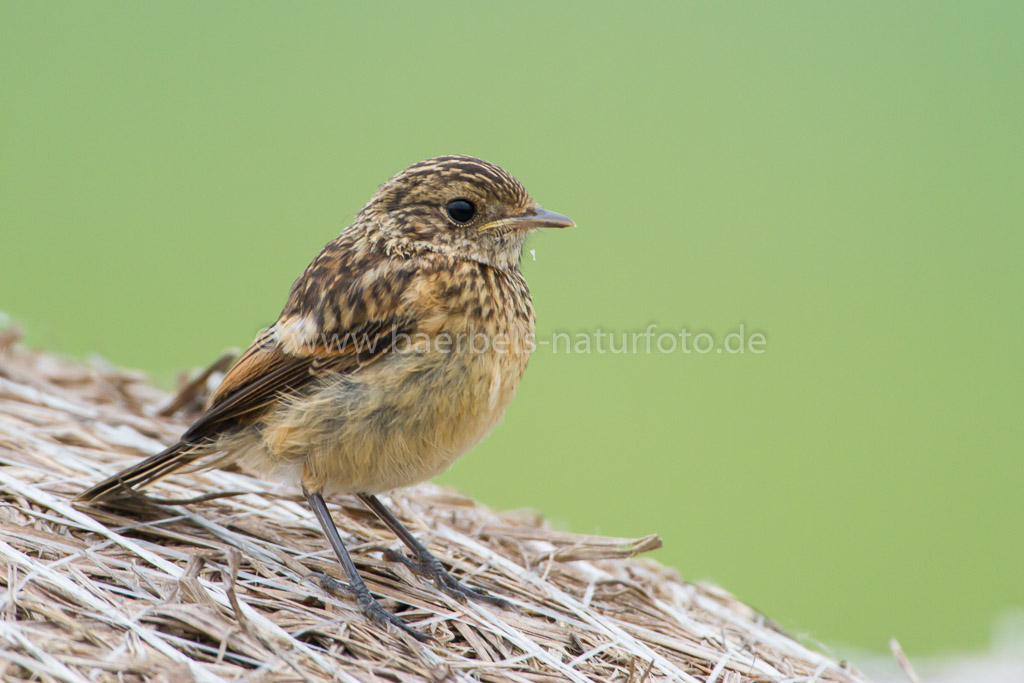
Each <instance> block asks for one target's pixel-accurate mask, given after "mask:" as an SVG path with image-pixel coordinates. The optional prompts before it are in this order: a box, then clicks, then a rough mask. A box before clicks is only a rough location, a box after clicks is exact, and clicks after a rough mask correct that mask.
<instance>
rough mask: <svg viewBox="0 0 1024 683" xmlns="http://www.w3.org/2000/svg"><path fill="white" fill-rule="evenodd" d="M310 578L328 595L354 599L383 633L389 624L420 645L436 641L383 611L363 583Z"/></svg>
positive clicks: (315, 575) (315, 574)
mask: <svg viewBox="0 0 1024 683" xmlns="http://www.w3.org/2000/svg"><path fill="white" fill-rule="evenodd" d="M310 578H312V579H314V580H315V581H316V582H317V583H318V584H319V585H320V587H321V588H323V589H324V590H325V591H327V592H328V593H332V594H334V595H344V596H346V597H350V598H355V600H356V602H357V603H358V604H359V608H360V609H361V610H362V611H363V614H365V615H366V617H367V618H368V619H369V620H370V621H372V622H374V623H375V624H377V625H378V626H381V627H382V628H383V629H384V630H385V631H386V630H387V627H388V624H391V625H392V626H396V627H398V628H399V629H401V630H402V631H405V632H406V633H408V634H409V635H410V636H412V637H413V638H415V639H416V640H418V641H420V642H421V643H425V642H430V641H434V640H436V639H435V638H434V637H433V636H430V635H427V634H426V633H423V632H422V631H417V630H416V629H414V628H413V627H411V626H409V624H407V623H405V620H404V619H402V617H400V616H398V615H397V614H392V613H391V612H389V611H387V610H386V609H384V607H383V606H382V605H381V604H380V603H379V602H377V600H376V599H374V597H373V596H372V595H371V594H370V589H369V588H367V587H366V584H365V583H361V584H358V585H352V584H349V583H344V582H342V581H338V580H337V579H335V578H334V577H331V576H328V575H327V574H324V573H322V572H313V573H312V574H310Z"/></svg>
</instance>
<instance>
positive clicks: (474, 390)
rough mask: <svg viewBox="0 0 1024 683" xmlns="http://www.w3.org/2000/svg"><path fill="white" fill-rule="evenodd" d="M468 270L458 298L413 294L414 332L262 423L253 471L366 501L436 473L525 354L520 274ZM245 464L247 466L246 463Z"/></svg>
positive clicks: (527, 334)
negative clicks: (419, 307) (419, 303)
mask: <svg viewBox="0 0 1024 683" xmlns="http://www.w3.org/2000/svg"><path fill="white" fill-rule="evenodd" d="M515 275H516V276H517V277H513V278H506V277H504V274H501V273H498V274H494V273H488V272H487V271H480V272H478V273H474V278H473V279H470V280H469V281H468V282H467V280H466V279H465V278H463V280H462V282H463V287H464V288H465V289H466V292H464V293H459V295H458V296H456V295H455V293H454V292H453V291H452V284H451V282H448V283H446V282H444V281H436V282H435V283H434V285H435V287H447V289H448V294H447V295H442V296H431V294H434V293H432V292H423V293H422V294H423V296H422V297H421V299H422V300H424V301H426V302H427V303H428V304H429V305H428V306H427V307H425V309H424V310H423V313H422V315H421V318H420V322H421V324H420V325H419V326H418V328H417V331H413V332H411V333H409V334H407V335H403V336H402V337H401V338H400V339H398V340H396V342H395V345H394V347H393V348H392V349H391V350H390V351H389V352H387V353H386V354H384V355H383V356H382V357H381V358H379V359H377V360H376V361H374V362H372V363H370V364H369V365H367V366H366V367H364V368H361V369H360V370H359V371H357V372H354V373H351V374H347V375H338V376H336V377H331V378H327V379H325V380H324V381H323V382H322V383H321V384H320V385H319V386H318V387H317V388H316V389H315V390H314V391H312V392H310V393H309V394H308V395H306V396H304V397H301V398H297V399H293V400H292V401H290V402H289V403H288V404H287V405H286V406H284V407H283V408H282V409H281V410H278V411H276V412H275V413H274V414H273V415H271V416H269V417H268V419H267V421H266V424H265V426H264V428H263V430H262V437H261V439H262V445H263V448H262V450H263V452H264V453H265V455H266V457H265V458H263V460H262V463H256V464H257V465H260V464H262V465H263V467H262V469H264V470H267V469H270V470H275V471H276V472H277V473H281V472H285V473H290V474H292V475H297V476H300V477H301V479H302V483H303V484H304V485H305V486H306V487H307V488H309V489H310V490H315V491H323V492H350V493H354V492H360V493H363V492H365V493H375V492H381V491H387V490H390V489H394V488H398V487H402V486H408V485H410V484H414V483H416V482H419V481H423V480H424V479H427V478H429V477H432V476H434V475H436V474H438V473H440V472H442V471H443V470H445V469H446V468H447V467H448V466H449V465H451V463H452V462H454V461H455V459H457V458H458V457H459V456H460V455H462V454H463V453H465V452H466V451H467V450H469V449H470V448H472V447H473V446H474V445H476V443H477V442H479V441H480V440H481V439H482V438H483V437H484V436H486V435H487V433H488V432H490V430H491V429H492V428H493V427H494V426H495V425H496V424H497V423H498V422H499V421H500V420H501V418H502V416H503V415H504V412H505V409H506V408H507V406H508V404H509V402H510V401H511V400H512V397H513V396H514V394H515V390H516V387H517V386H518V384H519V380H520V379H521V377H522V375H523V372H524V370H525V369H526V364H527V360H528V359H529V355H530V351H531V350H532V346H533V341H534V339H533V335H534V320H533V309H532V306H531V303H530V301H529V292H528V290H526V288H525V281H522V276H521V275H518V273H516V274H515ZM250 464H251V463H250Z"/></svg>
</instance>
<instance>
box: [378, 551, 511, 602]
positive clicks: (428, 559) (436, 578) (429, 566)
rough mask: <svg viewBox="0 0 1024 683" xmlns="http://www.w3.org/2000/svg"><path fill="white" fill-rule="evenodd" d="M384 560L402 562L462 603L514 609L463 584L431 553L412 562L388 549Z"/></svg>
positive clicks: (500, 600)
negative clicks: (469, 600) (473, 602)
mask: <svg viewBox="0 0 1024 683" xmlns="http://www.w3.org/2000/svg"><path fill="white" fill-rule="evenodd" d="M384 558H385V559H387V560H390V561H392V562H401V563H402V564H404V565H405V566H406V567H408V568H409V569H411V570H412V571H414V572H415V573H417V574H419V575H420V576H423V577H426V578H428V579H430V580H431V581H433V582H434V584H435V585H437V587H438V588H440V589H441V590H442V591H444V592H445V593H447V594H448V595H450V596H452V597H453V598H455V599H456V600H458V601H460V602H466V600H467V599H469V598H472V599H473V600H479V601H480V602H486V603H488V604H491V605H495V606H496V607H501V608H503V609H509V608H511V607H512V604H511V603H510V602H508V601H507V600H503V599H502V598H499V597H497V596H494V595H491V594H490V593H487V592H486V591H484V590H482V589H476V588H470V587H469V586H467V585H466V584H464V583H462V582H461V581H459V580H458V579H456V578H455V577H454V576H452V575H451V574H449V573H448V570H446V569H445V568H444V566H442V565H441V562H440V560H438V559H437V558H436V557H434V556H433V555H431V554H430V553H429V552H426V553H423V554H418V557H417V559H416V560H410V559H409V558H408V557H406V556H405V555H403V554H402V553H400V552H398V551H395V550H392V549H390V548H387V549H386V550H385V551H384Z"/></svg>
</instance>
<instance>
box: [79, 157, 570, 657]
mask: <svg viewBox="0 0 1024 683" xmlns="http://www.w3.org/2000/svg"><path fill="white" fill-rule="evenodd" d="M574 226H575V223H574V222H573V221H572V220H571V219H569V218H567V217H566V216H564V215H562V214H559V213H556V212H554V211H549V210H547V209H544V208H542V207H541V206H540V204H538V203H537V202H536V201H535V200H534V199H532V198H531V196H530V195H529V193H528V192H527V191H526V189H525V188H524V187H523V185H522V184H521V183H520V182H519V181H518V180H517V179H516V178H515V177H514V176H513V175H511V174H510V173H509V172H508V171H506V170H504V169H503V168H501V167H500V166H497V165H495V164H493V163H490V162H487V161H484V160H482V159H479V158H475V157H471V156H463V155H448V156H439V157H434V158H431V159H427V160H425V161H421V162H418V163H415V164H413V165H412V166H409V167H408V168H406V169H405V170H403V171H401V172H399V173H398V174H397V175H395V176H394V177H392V178H391V179H389V180H387V181H386V182H385V183H384V184H382V185H381V186H380V187H379V188H378V189H377V190H376V191H375V192H374V193H373V195H372V197H371V198H370V201H369V202H368V203H367V204H366V205H365V206H364V207H363V208H362V209H361V210H360V211H359V212H358V213H357V214H356V216H355V219H354V221H353V223H352V224H351V225H349V226H348V227H347V228H345V229H344V230H342V231H341V233H340V234H339V235H338V236H337V237H336V238H334V239H333V240H331V241H330V242H328V243H327V245H326V246H324V248H323V249H322V250H321V251H320V253H319V254H318V255H317V256H316V258H314V259H313V261H312V262H311V263H310V264H309V266H307V268H306V269H305V271H304V272H303V273H302V274H301V275H300V276H299V277H298V278H297V279H296V280H295V282H294V283H293V284H292V286H291V290H290V292H289V295H288V298H287V301H286V303H285V306H284V308H283V310H282V311H281V314H280V316H279V317H278V319H277V321H276V322H275V323H274V324H273V325H271V326H270V327H269V328H267V329H266V330H264V331H262V332H261V333H259V334H258V335H257V336H256V339H255V340H254V341H253V343H252V345H251V346H250V347H249V348H248V349H247V350H246V351H245V352H244V353H242V354H241V355H240V356H239V357H238V359H237V360H236V361H235V363H234V365H233V366H232V367H231V368H230V369H229V370H228V372H227V373H226V374H225V376H224V379H223V380H222V381H221V383H220V385H219V386H218V388H217V389H216V391H215V392H214V393H213V396H212V397H211V399H210V401H209V405H208V406H207V408H206V409H205V411H204V412H203V413H202V414H201V415H200V416H199V417H198V418H197V419H196V420H195V422H194V423H193V424H192V425H191V426H190V427H188V429H187V430H185V432H184V433H183V434H182V435H181V437H180V439H179V440H178V441H177V442H176V443H174V444H173V445H171V446H170V447H169V448H167V449H165V450H164V451H161V452H159V453H157V454H155V455H153V456H151V457H148V458H146V459H144V460H142V461H141V462H139V463H137V464H135V465H132V466H130V467H128V468H126V469H124V470H123V471H121V472H118V473H117V474H114V475H113V476H111V477H109V478H107V479H105V480H103V481H101V482H99V483H98V484H96V485H94V486H92V487H91V488H89V489H88V490H86V491H84V492H82V493H81V494H79V496H78V497H77V498H78V500H79V501H82V502H90V501H91V502H93V503H95V504H111V503H113V502H116V501H118V500H123V499H125V498H126V497H131V496H135V497H137V496H139V495H140V494H138V493H136V490H137V489H139V488H141V487H144V486H146V485H148V484H151V483H153V482H155V481H157V480H158V479H161V478H163V477H164V476H167V475H169V474H171V473H172V472H175V471H177V470H181V469H182V468H187V470H188V471H193V470H199V469H209V468H214V467H221V468H223V467H234V468H241V469H242V470H245V471H250V472H252V473H254V474H257V475H259V476H262V477H264V478H267V479H271V480H276V481H284V482H287V483H291V484H295V485H297V486H298V487H300V488H301V490H302V493H303V496H304V497H305V499H306V501H307V503H308V505H309V507H310V508H311V510H312V512H313V515H314V516H315V517H316V519H317V521H318V523H319V525H320V527H321V528H322V530H323V532H324V534H325V535H326V537H327V540H328V541H329V543H330V545H331V547H332V549H333V550H334V553H335V554H336V555H337V558H338V561H339V562H340V563H341V566H342V569H343V570H344V572H345V575H346V578H347V582H342V581H340V580H338V579H334V578H333V577H330V576H328V575H327V574H323V573H319V574H316V575H315V576H316V578H317V580H318V582H319V584H320V586H321V587H322V588H323V589H324V590H326V591H328V592H330V593H333V594H342V595H347V596H350V597H353V598H355V600H356V602H357V604H358V605H359V606H360V608H361V610H362V612H363V613H364V614H365V615H366V616H367V617H368V618H369V619H370V620H371V621H373V622H375V623H377V624H378V625H380V626H382V627H383V628H385V629H386V628H388V625H394V626H395V627H397V628H398V629H400V630H402V631H405V632H406V633H409V634H410V635H412V636H414V637H415V638H417V639H419V640H427V639H429V636H427V635H426V634H424V633H422V632H420V631H418V630H416V629H414V628H412V627H411V626H410V625H408V624H407V623H406V622H405V620H404V619H402V618H401V617H400V616H398V615H396V614H394V613H392V612H390V611H388V610H387V609H385V608H384V607H383V606H382V605H381V604H380V603H379V602H378V601H377V600H376V599H375V598H374V597H373V595H372V594H371V592H370V590H369V588H368V587H367V585H366V583H365V581H364V580H363V579H362V577H361V576H360V575H359V573H358V571H357V569H356V566H355V564H354V562H353V560H352V558H351V556H350V555H349V553H348V550H347V549H346V548H345V544H344V542H343V541H342V538H341V535H340V534H339V532H338V529H337V526H336V525H335V523H334V520H333V519H332V517H331V514H330V512H329V510H328V507H327V504H326V501H325V496H326V497H330V496H332V495H336V494H354V495H356V496H357V497H358V498H359V499H360V500H361V501H362V502H363V503H364V504H365V505H366V506H367V507H368V508H369V509H370V510H371V511H372V512H373V513H374V514H375V515H376V516H377V517H379V518H380V519H381V521H382V522H383V523H384V524H385V525H386V526H388V527H389V528H390V529H391V530H392V531H393V532H394V533H395V534H396V536H397V537H398V538H399V540H401V541H402V543H404V544H405V545H406V546H407V547H408V548H409V550H410V551H411V554H412V559H409V558H407V557H404V556H402V555H397V559H400V560H402V561H403V562H405V564H407V565H408V566H410V567H411V568H412V569H414V570H415V571H416V572H418V573H419V574H420V575H422V576H424V577H426V578H429V579H431V580H432V581H433V582H434V583H435V585H436V586H437V587H438V588H439V589H440V590H442V591H444V592H446V593H448V594H450V595H452V596H454V597H456V598H458V599H460V600H463V601H464V600H466V599H475V600H481V601H484V602H487V603H491V604H494V605H498V606H505V607H507V606H508V603H507V602H506V601H505V600H503V599H501V598H499V597H497V596H494V595H491V594H490V593H487V592H485V591H483V590H482V589H474V588H471V587H469V586H467V585H465V584H464V583H462V582H461V581H459V580H458V579H456V578H455V577H453V576H452V575H451V574H450V573H449V572H448V571H447V570H446V569H445V568H444V567H443V565H442V564H441V562H440V561H439V560H438V559H437V558H436V557H435V556H434V555H433V554H432V553H431V552H430V551H429V550H428V549H427V548H426V546H424V545H423V544H422V543H421V542H420V541H419V540H417V538H416V537H415V536H414V535H413V534H412V533H411V532H410V531H409V530H408V529H406V528H405V526H404V525H403V524H402V523H401V522H400V521H399V519H398V518H397V517H396V516H395V515H394V514H393V513H392V512H391V511H390V510H388V508H387V507H386V506H385V505H384V504H383V503H382V502H381V501H380V499H379V498H378V496H377V494H380V493H385V492H388V491H391V490H394V489H398V488H402V487H407V486H410V485H413V484H416V483H419V482H421V481H424V480H426V479H429V478H430V477H433V476H435V475H437V474H439V473H441V472H442V471H444V470H445V469H447V468H448V467H449V466H450V465H451V464H452V463H453V462H454V461H455V460H456V459H457V458H459V457H460V456H461V455H463V454H464V453H465V452H466V451H468V450H469V449H471V448H472V447H473V446H475V445H476V444H477V443H478V442H479V441H480V440H481V439H483V437H484V436H486V435H487V434H488V433H489V432H490V431H491V430H492V429H493V428H494V427H495V426H496V425H497V424H498V423H499V422H500V421H501V419H502V417H503V415H504V412H505V409H506V408H507V407H508V405H509V403H510V401H511V400H512V397H513V395H514V394H515V391H516V387H517V386H518V384H519V381H520V379H521V377H522V376H523V372H524V371H525V369H526V365H527V361H528V359H529V357H530V353H531V351H532V350H533V347H534V345H535V331H534V330H535V327H534V325H535V316H534V309H533V304H532V300H531V297H530V290H529V287H528V286H527V283H526V279H525V278H524V277H523V274H522V272H521V270H520V267H519V264H520V260H521V257H522V253H523V246H524V243H525V240H526V238H527V235H529V234H530V233H531V232H534V231H536V230H539V229H544V228H569V227H574Z"/></svg>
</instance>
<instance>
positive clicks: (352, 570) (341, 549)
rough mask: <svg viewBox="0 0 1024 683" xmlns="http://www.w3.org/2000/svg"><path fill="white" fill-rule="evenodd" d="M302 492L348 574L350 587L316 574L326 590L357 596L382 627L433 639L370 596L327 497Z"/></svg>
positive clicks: (363, 607)
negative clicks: (394, 627)
mask: <svg viewBox="0 0 1024 683" xmlns="http://www.w3.org/2000/svg"><path fill="white" fill-rule="evenodd" d="M302 493H303V495H305V496H306V501H307V502H308V503H309V507H311V508H312V509H313V514H314V515H316V518H317V521H318V522H320V526H321V527H322V528H323V530H324V533H325V534H326V535H327V540H328V541H330V542H331V547H333V548H334V553H335V554H336V555H337V556H338V559H339V560H340V561H341V566H342V567H343V568H344V569H345V574H346V575H348V584H344V583H342V582H341V581H338V580H337V579H334V578H331V577H330V576H327V575H326V574H323V573H320V572H316V573H315V574H314V576H316V578H317V580H318V581H319V582H320V585H321V586H322V587H323V589H324V590H326V591H329V592H332V593H336V594H337V593H341V594H344V595H350V596H352V597H354V598H355V599H356V602H358V603H359V607H360V608H361V609H362V610H363V613H364V614H365V615H366V616H367V617H369V618H370V619H371V620H372V621H374V622H376V623H377V624H379V625H381V626H385V627H386V625H387V624H394V625H395V626H397V627H398V628H400V629H402V630H403V631H405V632H406V633H408V634H409V635H411V636H412V637H414V638H416V639H417V640H419V641H427V640H432V638H431V637H430V636H428V635H427V634H425V633H420V632H419V631H417V630H416V629H414V628H412V627H410V626H409V625H408V624H406V623H405V621H404V620H403V619H402V618H401V617H399V616H397V615H395V614H392V613H391V612H389V611H387V610H386V609H384V608H383V607H382V606H381V604H380V603H379V602H377V601H376V600H375V599H374V597H373V596H372V595H371V594H370V589H369V588H368V587H367V586H366V582H365V581H363V577H361V576H359V572H358V571H356V565H355V562H353V561H352V557H351V556H350V555H349V554H348V550H346V549H345V544H344V543H342V542H341V535H340V534H339V533H338V527H336V526H335V525H334V519H332V518H331V513H330V512H329V511H328V510H327V503H325V502H324V497H323V496H322V495H320V494H319V493H310V492H309V491H307V490H306V488H305V487H303V488H302Z"/></svg>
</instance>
